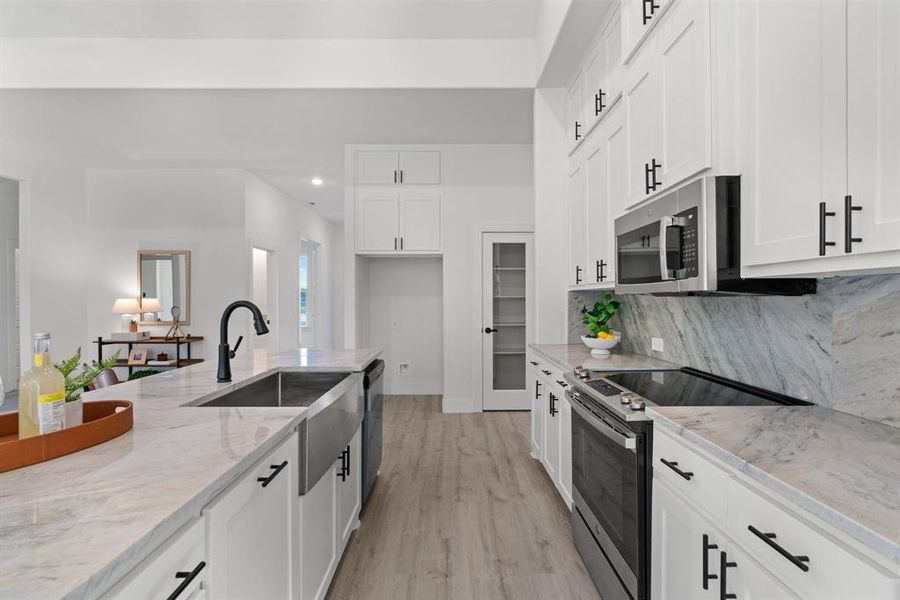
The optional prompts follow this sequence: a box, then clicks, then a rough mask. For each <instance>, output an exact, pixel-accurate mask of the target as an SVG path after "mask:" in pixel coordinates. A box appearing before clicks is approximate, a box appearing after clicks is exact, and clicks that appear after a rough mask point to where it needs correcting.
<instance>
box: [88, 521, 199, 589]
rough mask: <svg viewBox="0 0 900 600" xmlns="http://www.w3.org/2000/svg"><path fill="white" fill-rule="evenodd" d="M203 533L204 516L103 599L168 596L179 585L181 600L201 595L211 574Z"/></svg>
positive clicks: (173, 537) (167, 543) (159, 550)
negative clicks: (207, 562)
mask: <svg viewBox="0 0 900 600" xmlns="http://www.w3.org/2000/svg"><path fill="white" fill-rule="evenodd" d="M203 533H204V527H203V520H202V519H197V520H195V521H194V522H193V523H191V524H189V525H186V526H185V527H183V528H182V529H181V530H179V532H178V533H176V534H175V535H173V536H172V538H171V539H169V540H168V541H167V542H166V543H165V544H163V546H162V547H161V548H159V549H158V550H156V551H155V552H154V553H153V554H152V555H151V556H149V557H148V558H147V559H146V560H144V561H143V562H142V563H141V564H140V565H139V566H138V567H137V568H135V569H134V571H132V572H131V573H129V574H128V575H127V576H126V577H125V578H124V579H123V580H121V581H120V582H119V583H118V584H116V585H115V586H114V587H113V588H112V589H111V590H110V591H109V593H107V594H106V595H105V596H103V598H104V599H106V600H110V599H112V598H121V599H123V600H125V599H127V600H133V599H137V598H147V599H151V598H152V599H154V600H156V599H157V598H162V599H165V598H170V597H171V595H172V594H174V593H175V592H176V591H177V590H178V589H179V588H181V591H180V592H179V594H178V596H177V598H178V599H179V600H188V599H189V598H190V599H192V600H193V599H195V598H199V597H201V594H202V593H203V590H202V587H204V586H205V582H206V577H207V575H208V573H209V567H208V566H207V564H206V556H205V553H204V543H203V542H204V535H203ZM179 575H181V576H179ZM181 586H184V587H181Z"/></svg>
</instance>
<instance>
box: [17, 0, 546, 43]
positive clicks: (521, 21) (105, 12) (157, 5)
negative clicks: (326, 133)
mask: <svg viewBox="0 0 900 600" xmlns="http://www.w3.org/2000/svg"><path fill="white" fill-rule="evenodd" d="M537 18H538V0H190V1H185V0H114V1H110V0H3V1H2V2H0V36H3V37H99V38H104V37H125V38H127V37H146V38H261V39H267V38H272V39H278V38H339V39H343V38H362V39H385V38H442V39H447V38H530V37H533V36H534V34H535V28H536V23H537Z"/></svg>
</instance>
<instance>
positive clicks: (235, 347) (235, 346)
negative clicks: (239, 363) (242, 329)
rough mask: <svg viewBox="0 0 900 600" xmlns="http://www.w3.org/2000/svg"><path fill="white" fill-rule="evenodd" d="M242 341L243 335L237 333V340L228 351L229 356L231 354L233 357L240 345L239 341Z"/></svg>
mask: <svg viewBox="0 0 900 600" xmlns="http://www.w3.org/2000/svg"><path fill="white" fill-rule="evenodd" d="M243 341H244V336H242V335H239V336H238V339H237V341H236V342H235V343H234V349H233V350H232V351H231V352H229V353H228V354H229V356H231V358H234V355H235V353H236V352H237V351H238V348H240V347H241V342H243Z"/></svg>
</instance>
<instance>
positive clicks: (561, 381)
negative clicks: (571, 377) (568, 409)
mask: <svg viewBox="0 0 900 600" xmlns="http://www.w3.org/2000/svg"><path fill="white" fill-rule="evenodd" d="M556 383H558V384H559V386H560V387H564V388H567V387H569V384H568V383H566V382H565V381H563V380H562V379H557V380H556Z"/></svg>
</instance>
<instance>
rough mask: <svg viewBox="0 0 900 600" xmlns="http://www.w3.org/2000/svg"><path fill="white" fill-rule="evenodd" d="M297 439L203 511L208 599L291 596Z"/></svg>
mask: <svg viewBox="0 0 900 600" xmlns="http://www.w3.org/2000/svg"><path fill="white" fill-rule="evenodd" d="M297 456H298V449H297V434H296V433H295V434H292V435H291V437H290V438H289V439H288V440H287V441H285V442H284V443H283V444H281V446H279V447H278V448H277V449H275V450H274V451H273V452H272V453H271V454H269V456H267V457H266V458H265V459H263V460H262V461H260V462H259V463H258V464H257V465H256V466H255V467H253V468H252V469H250V472H249V473H247V474H246V475H244V477H243V478H241V479H240V480H239V481H238V482H237V483H236V484H234V485H233V486H232V487H231V488H230V489H229V490H228V491H226V492H224V493H223V494H222V495H221V496H219V498H218V499H216V500H215V501H213V503H212V504H210V505H209V506H208V507H207V508H204V509H203V514H204V516H205V519H206V533H207V548H208V555H209V563H210V564H209V566H210V575H209V578H210V582H209V583H210V588H209V589H210V596H211V597H213V598H241V599H242V598H258V599H260V600H262V599H266V598H272V599H275V598H278V599H280V600H283V599H284V598H288V597H290V596H291V593H292V590H291V585H292V575H293V570H292V568H293V565H294V560H295V559H296V557H294V556H293V554H292V551H293V540H294V537H295V536H296V535H297V527H296V525H297V524H296V523H295V519H294V499H295V498H296V497H297V472H296V468H297V464H296V461H297Z"/></svg>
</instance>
